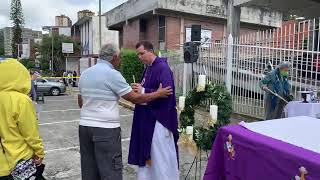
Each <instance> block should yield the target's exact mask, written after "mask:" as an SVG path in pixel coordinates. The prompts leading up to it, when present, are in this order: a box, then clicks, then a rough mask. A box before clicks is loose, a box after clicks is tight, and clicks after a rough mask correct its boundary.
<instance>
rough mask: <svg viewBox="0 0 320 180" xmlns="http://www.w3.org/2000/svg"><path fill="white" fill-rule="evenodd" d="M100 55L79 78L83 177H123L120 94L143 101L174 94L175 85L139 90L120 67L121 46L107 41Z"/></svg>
mask: <svg viewBox="0 0 320 180" xmlns="http://www.w3.org/2000/svg"><path fill="white" fill-rule="evenodd" d="M99 57H100V58H99V59H98V61H97V64H96V65H94V66H92V67H90V68H89V69H87V70H85V71H84V72H83V73H82V75H81V77H80V82H79V89H80V95H79V96H78V103H79V107H80V108H81V115H80V126H79V140H80V155H81V173H82V180H122V147H121V128H120V114H119V99H120V97H122V98H124V99H126V100H128V101H131V102H133V103H136V104H140V103H145V102H149V101H152V100H155V99H157V98H165V97H167V96H170V95H171V94H172V89H171V88H170V87H167V88H162V86H161V85H160V86H159V88H157V90H155V91H154V92H153V93H148V94H138V93H135V92H134V91H133V90H132V88H131V87H130V85H129V84H128V83H127V82H126V80H125V79H124V77H123V76H122V75H121V73H120V72H119V71H117V70H116V69H117V68H119V66H120V57H119V49H118V48H117V47H116V46H115V45H113V44H107V45H104V46H103V47H102V48H101V50H100V54H99Z"/></svg>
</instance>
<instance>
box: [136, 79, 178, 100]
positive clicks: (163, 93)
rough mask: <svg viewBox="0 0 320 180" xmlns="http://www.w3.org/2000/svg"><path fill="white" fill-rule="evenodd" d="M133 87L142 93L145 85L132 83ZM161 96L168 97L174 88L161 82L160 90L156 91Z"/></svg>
mask: <svg viewBox="0 0 320 180" xmlns="http://www.w3.org/2000/svg"><path fill="white" fill-rule="evenodd" d="M131 87H132V89H133V91H134V92H135V93H138V94H141V93H142V90H143V87H142V85H141V84H139V83H133V84H131ZM156 93H157V95H158V97H159V98H167V97H168V96H170V95H172V94H173V90H172V88H171V87H170V86H168V87H165V88H163V87H162V84H161V83H160V85H159V88H158V90H157V91H156Z"/></svg>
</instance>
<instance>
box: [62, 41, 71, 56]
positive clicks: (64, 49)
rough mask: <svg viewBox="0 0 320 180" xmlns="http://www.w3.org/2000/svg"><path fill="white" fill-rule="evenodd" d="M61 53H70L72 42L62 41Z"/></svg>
mask: <svg viewBox="0 0 320 180" xmlns="http://www.w3.org/2000/svg"><path fill="white" fill-rule="evenodd" d="M62 53H66V54H72V53H73V43H62Z"/></svg>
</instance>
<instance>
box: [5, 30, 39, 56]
mask: <svg viewBox="0 0 320 180" xmlns="http://www.w3.org/2000/svg"><path fill="white" fill-rule="evenodd" d="M3 36H4V51H5V56H12V53H13V52H12V45H11V44H12V38H13V29H12V27H5V28H4V29H3ZM41 38H42V31H33V30H32V29H28V28H22V42H21V44H20V46H19V55H20V56H23V57H24V58H29V57H30V41H31V40H33V39H41ZM17 46H18V45H17ZM23 52H25V53H23ZM27 52H28V53H27Z"/></svg>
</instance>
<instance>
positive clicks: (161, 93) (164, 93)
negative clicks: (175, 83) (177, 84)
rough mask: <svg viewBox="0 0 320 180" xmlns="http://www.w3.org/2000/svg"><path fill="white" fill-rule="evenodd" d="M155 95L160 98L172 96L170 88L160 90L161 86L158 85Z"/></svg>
mask: <svg viewBox="0 0 320 180" xmlns="http://www.w3.org/2000/svg"><path fill="white" fill-rule="evenodd" d="M157 93H158V95H159V97H160V98H167V97H168V96H170V95H172V94H173V90H172V88H171V87H170V86H168V87H165V88H162V84H161V83H160V85H159V88H158V90H157Z"/></svg>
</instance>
